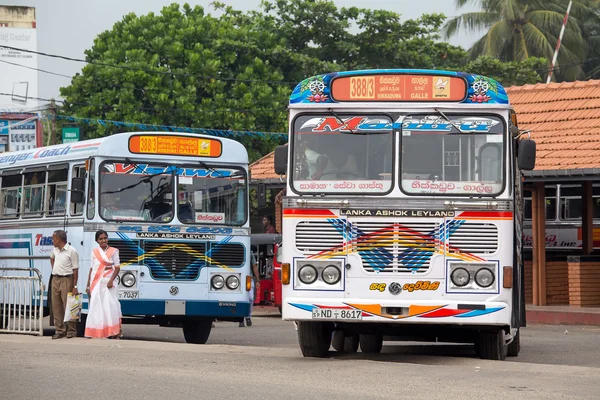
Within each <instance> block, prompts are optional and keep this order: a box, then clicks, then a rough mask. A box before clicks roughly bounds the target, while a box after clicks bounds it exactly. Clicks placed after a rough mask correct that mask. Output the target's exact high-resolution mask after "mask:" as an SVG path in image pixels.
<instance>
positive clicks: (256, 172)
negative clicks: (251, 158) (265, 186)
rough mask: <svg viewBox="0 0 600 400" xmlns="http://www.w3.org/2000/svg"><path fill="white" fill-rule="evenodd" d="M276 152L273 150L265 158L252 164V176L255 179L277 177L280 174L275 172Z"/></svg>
mask: <svg viewBox="0 0 600 400" xmlns="http://www.w3.org/2000/svg"><path fill="white" fill-rule="evenodd" d="M274 162H275V152H271V153H269V154H267V155H266V156H264V157H263V158H261V159H259V160H256V161H255V162H253V163H252V164H250V177H251V179H252V180H254V179H258V180H261V179H277V178H279V175H277V174H276V173H275V169H274V168H273V167H274Z"/></svg>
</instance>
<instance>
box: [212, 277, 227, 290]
mask: <svg viewBox="0 0 600 400" xmlns="http://www.w3.org/2000/svg"><path fill="white" fill-rule="evenodd" d="M224 285H225V279H224V278H223V277H222V276H221V275H214V276H213V277H212V278H210V286H212V287H213V289H216V290H220V289H223V286H224Z"/></svg>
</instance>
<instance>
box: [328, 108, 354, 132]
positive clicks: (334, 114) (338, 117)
mask: <svg viewBox="0 0 600 400" xmlns="http://www.w3.org/2000/svg"><path fill="white" fill-rule="evenodd" d="M328 111H329V112H330V113H332V114H333V116H334V117H335V119H337V120H338V122H339V123H340V124H342V125H344V124H346V122H344V120H343V119H342V118H341V117H340V116H339V115H338V113H336V112H335V111H333V108H329V109H328ZM345 130H347V131H350V133H352V134H354V133H355V132H354V131H353V130H352V129H350V128H348V127H347V128H346V129H345ZM341 131H342V130H341V129H340V132H341Z"/></svg>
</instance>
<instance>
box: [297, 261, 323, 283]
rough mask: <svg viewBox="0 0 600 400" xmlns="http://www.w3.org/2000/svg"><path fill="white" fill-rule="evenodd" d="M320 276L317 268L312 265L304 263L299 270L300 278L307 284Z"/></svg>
mask: <svg viewBox="0 0 600 400" xmlns="http://www.w3.org/2000/svg"><path fill="white" fill-rule="evenodd" d="M318 276H319V274H318V273H317V269H316V268H315V267H313V266H312V265H304V266H303V267H302V268H300V270H299V271H298V279H300V282H302V283H304V284H305V285H310V284H312V283H315V282H316V280H317V278H318Z"/></svg>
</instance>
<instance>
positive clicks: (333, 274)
mask: <svg viewBox="0 0 600 400" xmlns="http://www.w3.org/2000/svg"><path fill="white" fill-rule="evenodd" d="M321 277H322V278H323V282H325V283H326V284H328V285H335V284H336V283H338V282H339V281H340V279H341V277H342V273H341V271H340V269H339V268H338V267H336V266H335V265H328V266H326V267H325V269H323V272H322V273H321Z"/></svg>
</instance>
